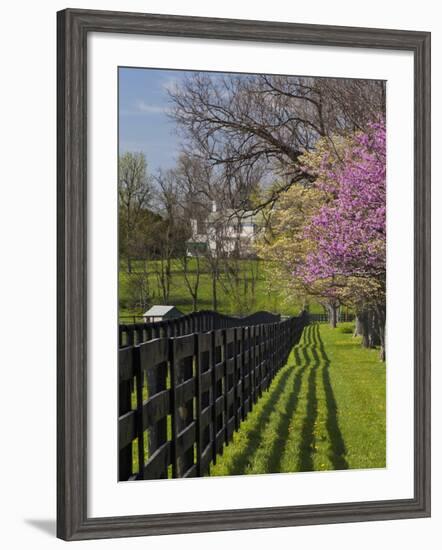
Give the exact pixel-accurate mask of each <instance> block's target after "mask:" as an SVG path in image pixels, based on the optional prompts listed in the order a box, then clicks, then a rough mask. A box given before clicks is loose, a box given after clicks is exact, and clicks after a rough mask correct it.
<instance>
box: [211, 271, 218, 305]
mask: <svg viewBox="0 0 442 550" xmlns="http://www.w3.org/2000/svg"><path fill="white" fill-rule="evenodd" d="M216 279H217V277H216V273H215V272H212V310H213V311H217V309H218V298H217V294H216Z"/></svg>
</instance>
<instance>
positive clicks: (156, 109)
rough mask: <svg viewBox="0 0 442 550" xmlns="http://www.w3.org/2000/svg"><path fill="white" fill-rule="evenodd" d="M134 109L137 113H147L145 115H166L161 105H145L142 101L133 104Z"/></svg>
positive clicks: (165, 109) (164, 108)
mask: <svg viewBox="0 0 442 550" xmlns="http://www.w3.org/2000/svg"><path fill="white" fill-rule="evenodd" d="M135 107H136V109H137V111H138V112H141V113H147V114H155V113H166V112H167V108H166V107H165V106H163V105H152V104H150V103H146V102H145V101H143V100H142V99H139V100H138V101H137V102H136V103H135Z"/></svg>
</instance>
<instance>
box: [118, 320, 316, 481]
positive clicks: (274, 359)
mask: <svg viewBox="0 0 442 550" xmlns="http://www.w3.org/2000/svg"><path fill="white" fill-rule="evenodd" d="M204 313H205V314H207V312H204ZM181 319H182V318H181ZM210 319H211V321H210ZM229 319H234V318H224V316H218V315H214V316H207V315H200V316H198V314H195V316H194V318H193V320H189V319H188V321H189V322H188V324H187V325H185V327H186V328H183V327H181V328H180V330H181V331H182V333H181V334H180V335H178V334H177V331H178V328H177V327H180V325H179V324H178V325H177V324H172V327H173V328H171V324H168V325H166V327H165V325H163V324H161V327H160V334H156V333H155V330H156V329H157V328H158V327H150V328H152V330H153V331H154V332H152V333H150V332H149V328H148V330H147V332H142V333H140V332H139V331H140V328H138V329H134V332H127V329H126V334H125V335H124V338H127V337H128V336H127V335H129V338H131V337H132V338H133V339H132V341H129V345H123V346H122V347H121V348H120V350H119V422H118V429H119V479H120V480H121V481H123V480H135V479H161V478H168V477H174V478H177V477H195V476H203V475H206V474H208V473H209V469H210V464H211V463H216V457H217V455H220V454H222V452H223V447H224V445H228V444H229V442H230V441H231V440H232V436H233V432H234V431H235V430H237V429H238V428H239V425H240V423H241V422H242V421H243V420H244V419H245V418H246V416H247V414H248V413H249V412H250V411H251V410H252V409H253V406H254V404H255V403H256V402H257V400H258V399H259V398H260V397H261V395H262V392H263V391H265V390H266V389H267V388H268V386H269V384H270V382H271V381H272V379H273V378H274V376H275V374H276V373H277V372H278V370H279V369H280V368H281V367H282V366H283V365H284V364H285V363H286V361H287V358H288V355H289V353H290V351H291V349H292V348H293V346H294V345H296V344H297V343H298V342H299V339H300V337H301V334H302V331H303V328H304V326H306V325H307V324H308V316H307V314H306V313H305V312H304V313H302V314H301V315H300V316H299V317H292V318H290V319H287V320H284V321H279V320H276V321H275V320H274V321H273V322H270V317H267V318H266V319H267V321H268V322H261V323H257V324H249V325H243V322H244V319H236V322H237V326H228V327H218V326H208V325H210V323H212V325H216V324H217V323H221V324H227V323H230V321H229ZM254 319H255V320H259V319H261V320H263V319H264V318H263V317H259V316H256V317H254ZM174 321H175V322H176V321H178V320H174ZM249 323H250V319H249ZM158 324H159V323H155V325H158ZM145 328H146V327H144V328H143V331H144V330H145ZM185 330H187V331H188V332H187V334H186V333H185V332H184V331H185ZM137 331H138V332H137ZM161 331H163V332H161ZM172 333H173V334H172ZM131 335H132V336H131ZM120 337H121V332H120ZM137 464H138V467H137V466H136V465H137Z"/></svg>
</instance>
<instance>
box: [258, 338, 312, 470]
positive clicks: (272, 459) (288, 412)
mask: <svg viewBox="0 0 442 550" xmlns="http://www.w3.org/2000/svg"><path fill="white" fill-rule="evenodd" d="M305 330H306V329H305ZM300 349H305V345H303V346H298V347H297V348H294V355H295V369H296V371H295V377H294V379H293V390H292V392H291V394H290V397H289V398H288V399H287V403H286V406H285V410H284V412H283V413H281V414H280V416H279V420H278V424H277V426H276V430H275V431H276V436H275V438H274V439H273V441H272V444H271V447H270V450H269V454H268V458H267V463H266V468H265V471H266V472H268V473H279V472H280V471H281V465H282V458H283V455H284V449H285V447H286V445H287V440H288V437H289V427H290V423H291V421H292V419H293V416H294V414H295V413H296V409H297V407H298V402H299V393H300V391H301V385H302V377H303V374H304V371H305V370H306V369H307V367H308V365H309V359H308V360H307V361H306V362H304V365H303V366H302V367H301V358H300V355H299V350H300Z"/></svg>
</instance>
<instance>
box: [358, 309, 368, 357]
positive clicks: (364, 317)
mask: <svg viewBox="0 0 442 550" xmlns="http://www.w3.org/2000/svg"><path fill="white" fill-rule="evenodd" d="M358 319H359V327H360V331H361V332H360V335H361V336H362V346H363V347H364V348H369V347H370V330H369V324H368V312H367V311H366V310H364V311H361V312H360V313H359V315H358Z"/></svg>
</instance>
